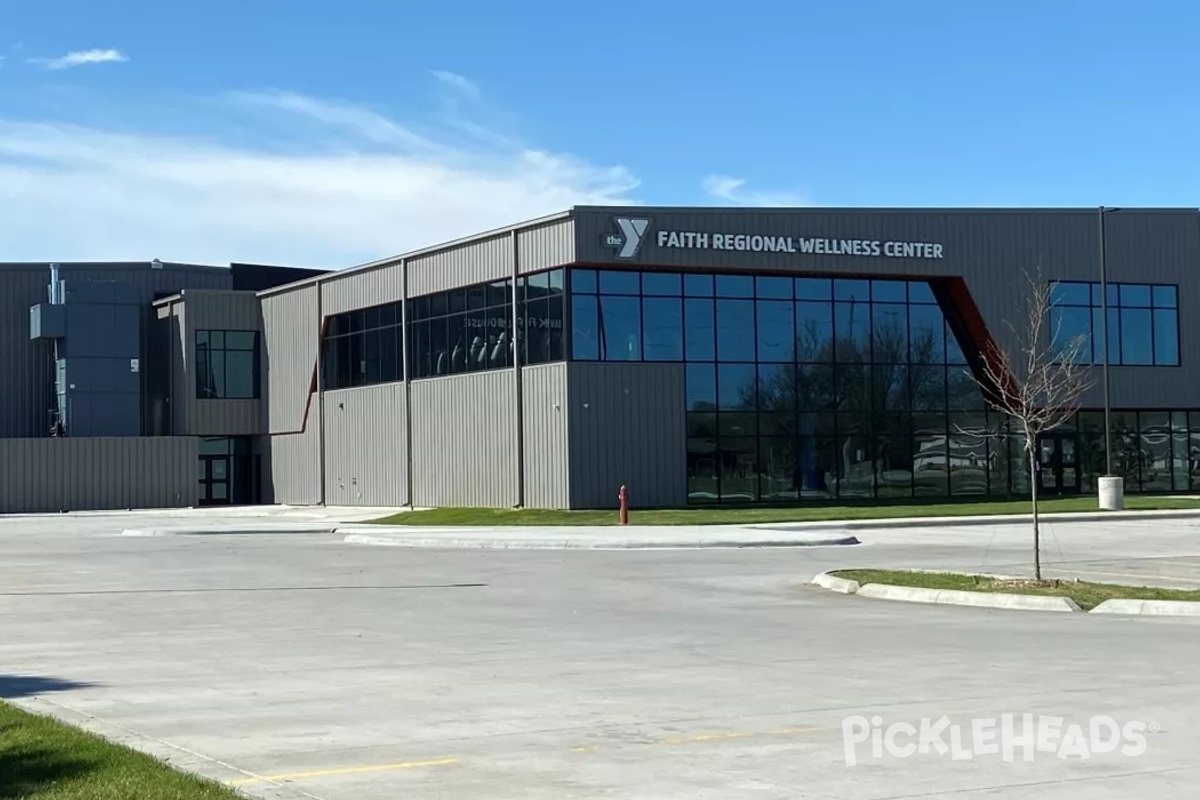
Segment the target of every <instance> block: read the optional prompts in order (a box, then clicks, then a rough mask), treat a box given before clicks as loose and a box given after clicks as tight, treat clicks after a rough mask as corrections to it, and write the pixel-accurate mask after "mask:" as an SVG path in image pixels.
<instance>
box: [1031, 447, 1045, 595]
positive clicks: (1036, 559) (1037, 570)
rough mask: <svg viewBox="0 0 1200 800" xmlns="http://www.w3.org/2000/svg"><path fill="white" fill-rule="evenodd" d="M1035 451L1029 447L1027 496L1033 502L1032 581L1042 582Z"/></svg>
mask: <svg viewBox="0 0 1200 800" xmlns="http://www.w3.org/2000/svg"><path fill="white" fill-rule="evenodd" d="M1037 490H1038V475H1037V449H1036V448H1035V447H1034V446H1032V443H1031V445H1030V446H1029V496H1030V497H1031V498H1032V500H1033V579H1034V580H1035V581H1038V582H1039V583H1040V582H1041V580H1042V536H1041V531H1040V530H1039V529H1038V493H1037Z"/></svg>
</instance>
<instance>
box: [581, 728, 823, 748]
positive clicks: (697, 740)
mask: <svg viewBox="0 0 1200 800" xmlns="http://www.w3.org/2000/svg"><path fill="white" fill-rule="evenodd" d="M819 730H822V729H821V728H778V729H776V730H771V731H714V732H712V733H696V734H690V735H687V736H666V737H662V738H659V739H647V740H644V741H641V742H637V744H643V745H659V746H662V745H667V746H670V745H682V744H701V743H704V742H728V741H734V740H738V739H762V738H766V737H777V736H795V735H797V734H803V733H814V732H816V731H819ZM628 744H629V743H628V742H620V741H618V742H614V743H613V746H615V747H619V746H622V745H628ZM602 746H603V745H600V744H582V745H577V746H575V747H572V748H571V751H572V752H574V753H594V752H595V751H596V750H598V749H600V748H601V747H602Z"/></svg>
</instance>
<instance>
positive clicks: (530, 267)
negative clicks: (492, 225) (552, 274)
mask: <svg viewBox="0 0 1200 800" xmlns="http://www.w3.org/2000/svg"><path fill="white" fill-rule="evenodd" d="M574 260H575V221H574V220H572V219H561V220H557V221H555V222H551V223H547V224H545V225H539V226H538V227H536V228H528V229H526V230H522V231H518V232H517V264H518V265H519V266H520V269H521V272H522V273H526V272H537V271H538V270H542V269H550V268H551V267H558V266H561V265H563V264H570V263H571V262H573V261H574Z"/></svg>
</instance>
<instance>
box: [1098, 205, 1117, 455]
mask: <svg viewBox="0 0 1200 800" xmlns="http://www.w3.org/2000/svg"><path fill="white" fill-rule="evenodd" d="M1116 210H1117V209H1115V208H1106V207H1104V206H1100V213H1099V220H1100V309H1101V310H1100V313H1101V319H1102V320H1103V322H1102V323H1101V330H1102V336H1103V337H1104V342H1103V350H1102V352H1103V353H1104V361H1103V362H1101V363H1102V364H1103V365H1104V476H1105V477H1112V474H1113V471H1112V420H1111V416H1112V408H1111V404H1110V403H1109V396H1108V246H1107V245H1108V242H1107V239H1106V237H1105V235H1104V215H1105V214H1107V213H1108V212H1109V211H1116Z"/></svg>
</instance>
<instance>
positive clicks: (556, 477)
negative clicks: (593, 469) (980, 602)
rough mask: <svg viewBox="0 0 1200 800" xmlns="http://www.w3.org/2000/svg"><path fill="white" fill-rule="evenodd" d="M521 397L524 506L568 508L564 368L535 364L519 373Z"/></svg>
mask: <svg viewBox="0 0 1200 800" xmlns="http://www.w3.org/2000/svg"><path fill="white" fill-rule="evenodd" d="M521 389H522V393H523V396H524V404H523V405H524V408H523V412H524V413H523V417H524V425H523V433H524V440H525V466H524V472H525V505H527V506H529V507H530V508H569V507H570V503H571V497H570V492H569V487H570V471H569V469H568V462H567V447H568V441H567V425H568V423H567V415H568V413H569V410H568V403H567V365H566V363H559V364H538V365H536V366H532V367H525V368H524V369H523V370H522V373H521Z"/></svg>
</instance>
